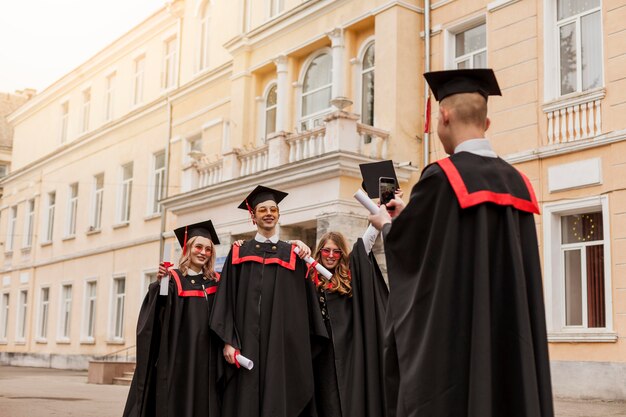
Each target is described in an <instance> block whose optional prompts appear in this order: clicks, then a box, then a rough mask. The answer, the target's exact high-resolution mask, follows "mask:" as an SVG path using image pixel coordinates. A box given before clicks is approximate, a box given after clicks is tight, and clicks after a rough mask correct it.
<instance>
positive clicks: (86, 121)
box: [80, 88, 91, 132]
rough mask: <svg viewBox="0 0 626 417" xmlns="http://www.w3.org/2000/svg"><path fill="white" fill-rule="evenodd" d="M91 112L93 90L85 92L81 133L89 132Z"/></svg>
mask: <svg viewBox="0 0 626 417" xmlns="http://www.w3.org/2000/svg"><path fill="white" fill-rule="evenodd" d="M90 110H91V89H90V88H88V89H87V90H84V91H83V112H82V116H81V126H80V131H81V132H86V131H88V130H89V112H90Z"/></svg>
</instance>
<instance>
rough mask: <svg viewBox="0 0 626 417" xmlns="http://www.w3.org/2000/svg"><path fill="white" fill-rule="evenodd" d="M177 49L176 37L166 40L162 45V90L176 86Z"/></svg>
mask: <svg viewBox="0 0 626 417" xmlns="http://www.w3.org/2000/svg"><path fill="white" fill-rule="evenodd" d="M177 49H178V39H177V38H176V37H173V38H170V39H168V40H166V41H165V42H164V44H163V88H165V89H169V88H172V87H175V86H176V59H177Z"/></svg>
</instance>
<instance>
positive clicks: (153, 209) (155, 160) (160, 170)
mask: <svg viewBox="0 0 626 417" xmlns="http://www.w3.org/2000/svg"><path fill="white" fill-rule="evenodd" d="M152 166H153V168H152V175H151V176H152V188H151V190H150V205H149V214H157V213H160V212H161V204H160V203H159V201H161V200H162V199H163V197H165V152H163V151H161V152H157V153H156V154H154V155H153V156H152Z"/></svg>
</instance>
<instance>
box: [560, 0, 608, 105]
mask: <svg viewBox="0 0 626 417" xmlns="http://www.w3.org/2000/svg"><path fill="white" fill-rule="evenodd" d="M601 9H602V5H601V1H600V0H556V32H557V39H558V53H559V55H558V56H559V60H558V64H559V65H558V67H559V78H560V83H559V86H560V94H561V95H565V94H570V93H574V92H581V91H586V90H590V89H593V88H596V87H601V86H602V26H601V24H602V22H601V19H602V10H601Z"/></svg>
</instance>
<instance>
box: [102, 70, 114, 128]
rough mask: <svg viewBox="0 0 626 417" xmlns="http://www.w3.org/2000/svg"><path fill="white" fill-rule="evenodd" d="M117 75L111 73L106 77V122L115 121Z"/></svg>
mask: <svg viewBox="0 0 626 417" xmlns="http://www.w3.org/2000/svg"><path fill="white" fill-rule="evenodd" d="M116 75H117V74H116V73H111V74H109V75H108V76H107V77H106V80H105V89H104V121H105V122H108V121H110V120H112V119H113V113H114V110H115V79H116V78H117V77H116Z"/></svg>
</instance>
